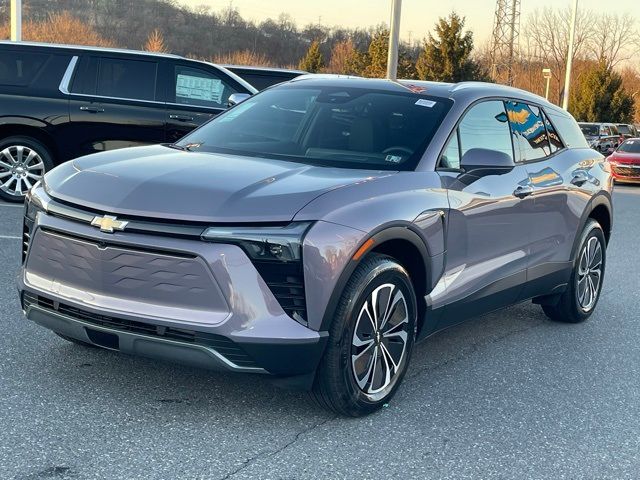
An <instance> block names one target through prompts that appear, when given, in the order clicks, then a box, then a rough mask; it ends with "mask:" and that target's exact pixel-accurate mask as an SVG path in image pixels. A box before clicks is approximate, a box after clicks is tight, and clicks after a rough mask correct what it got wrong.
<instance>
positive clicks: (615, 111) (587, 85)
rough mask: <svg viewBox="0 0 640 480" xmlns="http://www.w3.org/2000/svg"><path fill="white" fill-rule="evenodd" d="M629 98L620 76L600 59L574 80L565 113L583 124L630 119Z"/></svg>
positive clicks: (631, 113)
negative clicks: (575, 83) (575, 81)
mask: <svg viewBox="0 0 640 480" xmlns="http://www.w3.org/2000/svg"><path fill="white" fill-rule="evenodd" d="M634 107H635V106H634V101H633V97H632V96H631V95H630V94H629V93H628V92H627V91H626V90H625V89H624V87H623V85H622V75H620V74H619V73H618V72H616V71H615V70H613V68H611V67H609V66H607V62H606V61H605V60H604V59H603V60H600V61H599V62H598V64H597V65H594V66H593V67H591V68H590V69H589V70H588V71H587V72H586V73H585V74H583V75H582V76H581V77H580V79H579V80H578V84H577V87H576V88H575V89H574V92H573V94H572V95H571V99H570V108H569V110H570V111H571V113H572V114H573V116H574V117H576V118H577V119H578V120H580V121H583V122H620V123H629V122H631V121H632V120H633V113H634Z"/></svg>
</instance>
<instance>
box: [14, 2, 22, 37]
mask: <svg viewBox="0 0 640 480" xmlns="http://www.w3.org/2000/svg"><path fill="white" fill-rule="evenodd" d="M20 40H22V0H11V41H12V42H19V41H20Z"/></svg>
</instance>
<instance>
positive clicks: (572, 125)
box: [547, 110, 589, 148]
mask: <svg viewBox="0 0 640 480" xmlns="http://www.w3.org/2000/svg"><path fill="white" fill-rule="evenodd" d="M547 113H548V114H549V120H551V121H552V122H553V124H554V125H555V127H556V129H557V131H558V133H559V134H560V138H561V139H562V141H563V142H564V143H565V145H566V146H567V147H571V148H589V144H588V143H587V140H586V139H585V138H584V135H583V134H582V131H581V130H580V127H578V124H577V123H576V121H575V120H574V119H573V117H572V116H571V115H569V114H568V113H565V112H559V111H556V110H547Z"/></svg>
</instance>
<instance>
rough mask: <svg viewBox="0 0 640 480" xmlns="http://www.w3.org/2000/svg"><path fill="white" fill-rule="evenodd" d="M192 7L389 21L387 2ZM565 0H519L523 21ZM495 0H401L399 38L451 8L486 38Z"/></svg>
mask: <svg viewBox="0 0 640 480" xmlns="http://www.w3.org/2000/svg"><path fill="white" fill-rule="evenodd" d="M178 2H179V3H182V4H184V5H189V6H192V7H195V6H198V5H207V6H209V7H211V9H212V10H213V11H219V10H221V9H223V8H225V7H228V6H229V5H230V4H231V5H233V6H234V7H235V8H237V9H238V11H239V12H240V14H241V15H242V16H243V17H244V18H248V19H251V20H257V21H261V20H264V19H266V18H269V17H271V18H276V17H277V16H278V15H279V14H280V13H282V12H285V13H288V14H289V15H291V16H292V17H293V19H294V20H295V21H296V23H297V24H298V25H299V26H304V25H306V24H308V23H318V22H321V23H322V24H324V25H327V26H348V27H368V26H371V25H377V24H379V23H387V24H388V22H389V16H390V11H391V0H231V1H230V0H178ZM614 3H615V12H616V13H619V14H622V13H629V14H632V15H634V16H635V17H640V0H616V1H615V2H614ZM572 4H573V2H572V1H570V0H521V13H522V17H521V18H522V23H524V20H525V18H526V15H527V13H530V12H532V11H533V10H535V9H536V8H542V7H545V6H552V7H554V8H564V7H568V6H570V5H572ZM495 5H496V1H495V0H453V1H447V0H440V1H432V0H403V2H402V19H401V32H400V33H401V37H402V38H403V39H404V40H412V41H416V40H419V39H422V38H425V37H426V36H427V34H428V32H429V31H430V30H431V29H432V28H433V25H434V24H435V22H436V21H437V20H438V18H439V17H444V16H447V15H448V14H449V12H451V10H455V11H456V12H457V13H458V14H460V15H462V16H465V17H466V20H467V22H466V27H467V28H468V29H469V30H471V31H472V32H473V33H474V38H475V41H476V45H481V44H483V43H484V42H485V41H488V40H489V38H490V37H491V30H492V28H493V16H494V12H495ZM611 5H612V4H611V3H609V2H603V1H602V0H579V8H586V9H589V10H593V11H594V12H601V13H605V12H608V11H610V10H611Z"/></svg>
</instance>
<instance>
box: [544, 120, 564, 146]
mask: <svg viewBox="0 0 640 480" xmlns="http://www.w3.org/2000/svg"><path fill="white" fill-rule="evenodd" d="M543 117H544V124H545V126H546V127H547V135H548V136H549V148H550V149H551V153H556V152H557V151H558V150H562V149H563V148H564V144H563V143H562V140H560V137H559V136H558V132H557V131H556V127H554V126H553V124H552V123H551V121H550V120H549V117H547V114H546V113H543Z"/></svg>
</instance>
